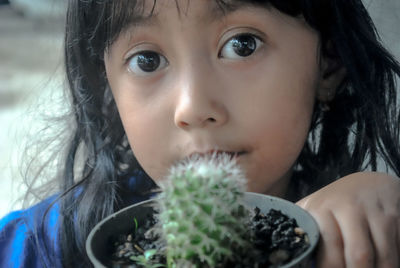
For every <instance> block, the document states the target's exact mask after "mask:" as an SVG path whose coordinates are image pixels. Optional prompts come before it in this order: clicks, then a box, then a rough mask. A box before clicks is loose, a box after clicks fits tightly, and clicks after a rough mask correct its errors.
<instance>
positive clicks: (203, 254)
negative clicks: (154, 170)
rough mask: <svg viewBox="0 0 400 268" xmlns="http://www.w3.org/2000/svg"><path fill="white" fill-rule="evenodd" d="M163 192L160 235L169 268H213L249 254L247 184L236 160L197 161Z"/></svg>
mask: <svg viewBox="0 0 400 268" xmlns="http://www.w3.org/2000/svg"><path fill="white" fill-rule="evenodd" d="M160 187H161V189H162V192H161V194H160V195H159V198H157V210H158V215H157V217H158V228H159V230H158V232H159V233H160V236H161V238H162V239H163V240H165V243H166V256H167V265H168V267H215V266H216V264H223V263H225V262H227V261H230V260H232V259H233V257H234V256H235V255H237V254H238V253H243V252H247V250H250V248H251V245H250V242H249V236H250V234H249V230H248V221H249V218H250V216H249V214H250V210H248V209H247V208H246V207H245V205H244V202H243V194H244V192H245V189H246V179H245V176H244V175H243V173H242V171H241V170H240V169H239V168H238V166H237V164H236V161H235V160H234V158H233V157H232V155H228V154H213V155H211V156H208V157H206V156H193V157H191V158H190V159H188V160H187V161H184V162H183V163H180V164H178V165H177V166H174V167H173V168H172V169H171V171H170V175H169V177H168V178H167V179H166V180H165V181H163V182H162V183H160Z"/></svg>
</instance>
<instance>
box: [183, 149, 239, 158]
mask: <svg viewBox="0 0 400 268" xmlns="http://www.w3.org/2000/svg"><path fill="white" fill-rule="evenodd" d="M245 153H246V151H224V150H208V151H205V152H194V153H191V154H190V155H189V157H195V156H199V157H206V156H222V155H229V156H230V157H231V158H238V157H239V156H241V155H243V154H245Z"/></svg>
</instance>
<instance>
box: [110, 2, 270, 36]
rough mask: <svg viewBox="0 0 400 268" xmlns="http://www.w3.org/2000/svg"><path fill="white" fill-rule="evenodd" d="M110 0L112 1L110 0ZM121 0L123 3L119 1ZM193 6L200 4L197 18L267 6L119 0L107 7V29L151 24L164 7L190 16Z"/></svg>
mask: <svg viewBox="0 0 400 268" xmlns="http://www.w3.org/2000/svg"><path fill="white" fill-rule="evenodd" d="M113 2H114V1H113ZM123 2H125V3H123ZM194 6H196V7H201V12H198V14H201V17H199V18H198V20H200V21H201V20H204V21H205V20H215V19H220V18H221V17H224V16H226V15H227V14H229V13H232V12H234V11H236V10H238V9H241V8H246V7H250V6H253V7H254V6H263V7H268V6H269V1H260V0H247V1H246V0H161V1H160V0H159V1H157V0H139V1H132V0H122V1H115V2H114V4H112V5H111V6H110V8H111V10H110V11H111V14H112V16H111V20H110V22H111V24H112V26H111V28H112V29H113V28H114V29H115V28H120V29H119V31H123V30H125V29H127V28H130V27H132V26H133V27H134V26H141V25H151V24H154V23H156V22H160V21H157V20H159V14H160V13H161V12H162V11H163V10H164V9H166V8H171V7H172V8H175V9H176V11H177V15H178V16H179V17H184V16H192V15H193V13H192V12H191V10H193V9H194Z"/></svg>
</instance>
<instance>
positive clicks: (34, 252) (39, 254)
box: [0, 176, 155, 268]
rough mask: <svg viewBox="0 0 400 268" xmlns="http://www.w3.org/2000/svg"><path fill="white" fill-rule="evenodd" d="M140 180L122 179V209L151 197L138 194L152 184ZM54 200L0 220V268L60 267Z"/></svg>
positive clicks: (56, 204) (56, 207)
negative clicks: (123, 188)
mask: <svg viewBox="0 0 400 268" xmlns="http://www.w3.org/2000/svg"><path fill="white" fill-rule="evenodd" d="M140 177H142V176H137V177H136V176H135V177H129V178H128V179H127V180H125V183H124V186H125V189H127V190H126V191H124V193H122V197H123V199H124V206H127V205H131V204H134V203H137V202H140V201H143V200H145V199H148V198H150V197H151V196H152V194H150V195H145V196H143V195H139V194H138V193H140V192H141V191H147V190H148V189H151V188H152V187H154V186H155V184H154V183H153V182H152V181H149V180H147V179H138V178H140ZM138 190H139V191H138ZM56 198H57V196H56V195H54V196H51V197H49V198H47V199H45V200H43V201H42V202H40V203H38V204H37V205H35V206H32V207H30V208H28V209H26V210H19V211H14V212H11V213H10V214H8V215H7V216H5V217H4V218H2V219H0V268H3V267H4V268H20V267H21V268H22V267H24V268H26V267H29V268H35V267H51V268H57V267H62V264H61V250H60V245H59V241H58V234H59V223H58V221H59V217H60V206H59V203H57V202H56V203H54V202H55V201H56ZM53 203H54V204H53ZM51 205H52V206H51ZM48 209H49V210H48ZM47 210H48V212H47V214H46V217H45V218H44V224H42V221H43V216H44V215H45V213H46V211H47ZM42 226H43V227H42ZM35 236H36V237H35Z"/></svg>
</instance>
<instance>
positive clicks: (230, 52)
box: [220, 34, 262, 59]
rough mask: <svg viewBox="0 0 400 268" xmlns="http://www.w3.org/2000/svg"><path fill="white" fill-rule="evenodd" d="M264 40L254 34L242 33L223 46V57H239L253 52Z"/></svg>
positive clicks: (221, 53) (221, 55) (221, 54)
mask: <svg viewBox="0 0 400 268" xmlns="http://www.w3.org/2000/svg"><path fill="white" fill-rule="evenodd" d="M261 44H262V41H261V40H260V39H259V38H257V37H256V36H254V35H252V34H240V35H236V36H234V37H232V38H231V39H229V40H228V41H227V42H226V43H225V45H224V46H223V47H222V49H221V52H220V57H221V58H230V59H237V58H243V57H248V56H250V55H251V54H253V53H254V52H255V51H256V50H257V49H258V48H259V47H260V45H261Z"/></svg>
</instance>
